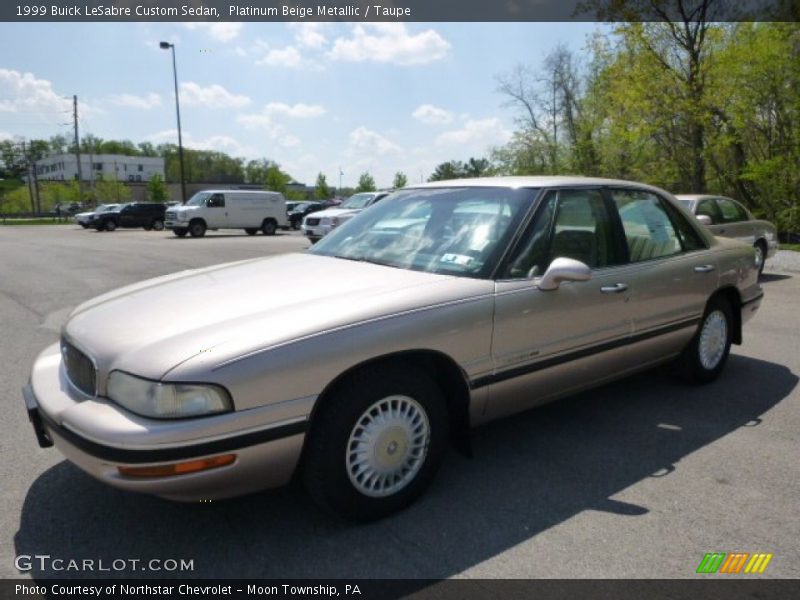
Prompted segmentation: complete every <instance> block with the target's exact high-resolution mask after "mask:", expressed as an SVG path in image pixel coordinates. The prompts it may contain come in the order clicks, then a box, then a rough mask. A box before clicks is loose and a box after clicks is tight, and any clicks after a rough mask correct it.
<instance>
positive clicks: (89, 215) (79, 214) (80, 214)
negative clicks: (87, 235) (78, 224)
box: [75, 210, 95, 217]
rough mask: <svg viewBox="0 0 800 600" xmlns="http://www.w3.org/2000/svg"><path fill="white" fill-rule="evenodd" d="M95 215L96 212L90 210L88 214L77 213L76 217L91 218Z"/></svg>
mask: <svg viewBox="0 0 800 600" xmlns="http://www.w3.org/2000/svg"><path fill="white" fill-rule="evenodd" d="M94 213H95V211H93V210H89V211H86V212H81V213H77V214H76V215H75V217H91V216H92V215H93V214H94Z"/></svg>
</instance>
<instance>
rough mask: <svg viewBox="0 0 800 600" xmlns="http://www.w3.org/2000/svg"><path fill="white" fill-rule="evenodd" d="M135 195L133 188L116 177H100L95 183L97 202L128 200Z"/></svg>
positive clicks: (95, 199) (95, 198)
mask: <svg viewBox="0 0 800 600" xmlns="http://www.w3.org/2000/svg"><path fill="white" fill-rule="evenodd" d="M132 197H133V192H132V191H131V188H130V187H129V186H127V185H125V184H124V183H123V182H121V181H117V180H116V179H103V177H102V176H100V177H98V179H97V180H96V181H95V184H94V201H95V203H98V204H100V203H104V202H128V201H129V200H131V198H132Z"/></svg>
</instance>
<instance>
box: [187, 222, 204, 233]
mask: <svg viewBox="0 0 800 600" xmlns="http://www.w3.org/2000/svg"><path fill="white" fill-rule="evenodd" d="M205 234H206V225H205V223H203V222H202V221H192V222H191V223H190V224H189V235H191V236H192V237H203V236H204V235H205Z"/></svg>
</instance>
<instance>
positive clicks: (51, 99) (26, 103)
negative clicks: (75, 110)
mask: <svg viewBox="0 0 800 600" xmlns="http://www.w3.org/2000/svg"><path fill="white" fill-rule="evenodd" d="M80 108H81V113H83V112H84V110H85V109H86V108H87V107H86V106H85V105H84V104H81V107H80ZM0 112H11V113H16V112H25V113H26V115H28V116H38V117H39V118H41V119H42V120H47V121H52V122H53V123H54V124H55V123H59V122H61V121H64V120H66V119H67V118H68V116H69V115H70V114H71V113H72V98H65V97H63V96H61V95H60V94H57V93H56V92H55V90H53V84H52V83H51V82H49V81H48V80H46V79H38V78H37V77H36V76H35V75H34V74H33V73H21V72H19V71H14V70H11V69H0Z"/></svg>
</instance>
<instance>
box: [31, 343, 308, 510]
mask: <svg viewBox="0 0 800 600" xmlns="http://www.w3.org/2000/svg"><path fill="white" fill-rule="evenodd" d="M23 398H24V400H25V407H26V409H27V411H28V416H29V418H30V420H31V423H32V425H33V429H34V433H35V434H36V438H37V440H38V442H39V445H40V446H41V447H45V448H46V447H50V446H53V445H55V447H56V448H58V450H59V451H60V452H61V453H62V454H63V455H64V456H65V457H66V458H67V459H68V460H69V461H70V462H72V463H74V464H75V465H76V466H78V467H80V468H81V469H82V470H83V471H85V472H86V473H88V474H89V475H91V476H93V477H95V478H96V479H99V480H100V481H102V482H104V483H107V484H109V485H111V486H114V487H117V488H121V489H124V490H129V491H135V492H144V493H148V494H153V495H156V496H161V497H164V498H169V499H172V500H179V501H186V502H195V501H201V500H206V501H207V500H215V499H221V498H227V497H233V496H239V495H242V494H246V493H249V492H253V491H257V490H260V489H266V488H271V487H278V486H280V485H283V484H285V483H287V482H288V481H289V480H290V479H291V476H292V474H293V473H294V470H295V467H296V466H297V463H298V460H299V457H300V452H301V450H302V446H303V440H304V438H305V430H306V424H307V421H306V419H305V418H294V419H288V420H283V421H278V422H275V423H269V424H266V425H263V426H260V427H257V428H253V427H250V428H248V429H245V430H240V431H227V432H226V433H224V434H220V433H219V424H220V417H204V418H199V419H181V420H178V421H176V420H157V419H147V418H143V417H139V416H137V415H134V414H132V413H129V412H128V411H126V410H125V409H123V408H121V407H119V406H117V405H115V404H113V403H111V402H109V401H108V400H106V399H104V398H100V397H97V398H86V397H81V396H80V395H79V393H78V392H76V391H74V389H73V388H72V386H71V384H70V382H69V381H68V379H67V378H66V375H65V373H64V370H63V368H62V366H61V360H60V353H59V350H58V345H57V344H56V345H54V346H51V347H50V348H48V349H47V350H45V352H43V353H42V354H41V355H40V356H39V358H38V359H37V361H36V364H35V366H34V369H33V374H32V377H31V382H30V383H29V384H28V385H27V386H25V387H24V388H23ZM243 412H245V411H243ZM236 414H237V413H235V412H234V413H228V414H227V415H225V416H224V418H227V420H228V422H227V424H226V427H225V428H226V429H228V430H229V429H230V424H231V419H235V417H236ZM69 415H71V416H70V417H68V416H69ZM76 415H79V416H78V418H76ZM93 421H97V422H98V427H97V428H96V429H95V430H93V431H92V432H91V433H90V432H88V431H86V429H88V428H89V427H90V426H91V424H92V422H93ZM101 422H102V423H101ZM109 423H113V426H109ZM176 428H177V429H176ZM176 430H177V431H181V433H180V434H179V435H178V436H177V437H176V434H175V432H176ZM113 431H116V435H113V433H111V432H113ZM181 437H183V438H184V439H180V438H181ZM165 438H169V439H170V441H169V442H165V441H164V439H165ZM228 454H234V455H235V460H234V461H233V462H232V464H228V465H225V466H221V467H216V468H213V469H208V470H203V471H198V472H193V473H186V474H180V475H169V476H157V477H138V476H137V477H130V476H126V475H123V474H121V473H120V470H119V467H151V466H164V465H175V464H179V463H186V462H189V461H194V460H198V459H202V458H209V457H214V456H220V455H228Z"/></svg>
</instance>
